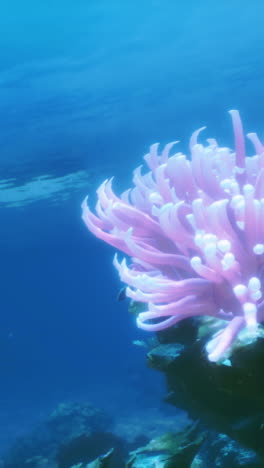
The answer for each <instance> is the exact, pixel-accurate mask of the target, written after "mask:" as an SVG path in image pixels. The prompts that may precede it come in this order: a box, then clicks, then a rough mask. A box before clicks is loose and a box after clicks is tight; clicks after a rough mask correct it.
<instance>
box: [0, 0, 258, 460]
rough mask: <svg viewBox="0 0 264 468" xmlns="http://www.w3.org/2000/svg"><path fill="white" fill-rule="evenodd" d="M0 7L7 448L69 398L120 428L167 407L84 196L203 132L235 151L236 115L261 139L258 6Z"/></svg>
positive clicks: (98, 3) (143, 0) (140, 2)
mask: <svg viewBox="0 0 264 468" xmlns="http://www.w3.org/2000/svg"><path fill="white" fill-rule="evenodd" d="M2 3H3V4H2V6H1V15H0V30H1V36H0V123H1V132H0V154H1V156H0V157H1V159H0V161H1V163H0V177H1V182H0V210H1V218H0V219H1V231H0V277H1V295H0V306H1V314H0V352H1V354H0V357H1V359H0V376H1V389H0V416H1V420H2V422H3V424H4V425H5V428H6V430H5V431H3V433H2V434H1V436H0V451H1V448H2V447H3V446H4V445H5V444H6V443H7V439H8V442H10V441H11V439H12V438H14V437H15V436H16V434H18V433H19V432H21V431H23V430H26V427H27V425H28V426H30V424H31V422H32V424H33V422H34V421H35V420H37V419H38V418H41V417H42V416H43V417H44V416H45V414H46V412H47V411H49V409H51V408H53V407H54V406H55V405H56V404H57V403H58V402H60V401H63V400H71V399H72V400H74V399H76V400H78V399H87V400H89V401H91V402H92V403H94V404H96V405H98V406H101V407H104V408H107V409H108V410H109V411H111V410H112V411H113V413H114V414H116V415H118V413H119V412H120V413H121V412H122V411H124V408H130V410H131V413H133V412H136V411H138V410H139V409H142V408H143V409H144V408H148V407H152V406H153V407H154V406H155V405H156V406H159V405H160V401H161V398H162V395H163V394H165V385H164V383H163V381H162V378H161V376H159V375H158V374H156V373H153V372H151V371H150V370H148V369H147V368H146V366H145V355H144V354H145V353H144V349H141V348H138V347H136V346H134V345H133V344H132V341H133V340H137V339H142V338H144V337H145V334H144V333H142V332H140V331H139V330H137V329H136V326H135V323H134V318H133V317H132V316H130V315H129V314H128V313H127V303H118V302H117V300H116V296H117V294H118V291H119V288H120V283H119V279H118V276H117V274H116V272H115V271H114V269H113V267H112V259H113V253H114V252H113V250H112V249H111V248H110V247H108V246H106V245H103V243H101V242H100V241H98V240H96V239H95V238H93V237H92V235H90V234H89V233H88V231H87V230H86V228H85V226H84V225H83V223H82V221H81V218H80V215H81V210H80V204H81V202H82V200H83V198H84V197H85V196H86V194H90V195H91V200H92V201H94V200H95V197H94V195H93V194H94V192H95V189H96V187H97V186H98V185H99V183H100V182H102V181H103V180H104V179H105V178H106V177H110V176H112V175H115V176H116V184H115V187H116V188H117V190H122V189H123V188H125V187H126V186H128V185H129V183H130V180H131V176H132V170H133V168H134V167H136V166H137V165H139V164H141V158H142V156H143V155H144V153H145V152H146V151H147V149H148V146H149V145H150V144H151V143H153V142H156V141H160V142H161V143H166V142H168V141H171V140H175V139H180V140H182V144H181V149H183V150H187V148H188V138H189V136H190V134H191V132H192V131H193V130H195V129H196V128H198V127H200V126H202V125H207V127H208V130H207V132H206V136H210V137H216V138H217V139H218V140H219V141H220V142H221V143H222V144H223V145H232V133H231V125H230V119H229V116H228V114H227V111H228V110H229V109H231V108H237V109H239V110H240V111H241V115H242V118H243V121H244V126H245V128H246V131H257V132H258V133H259V136H260V137H263V136H264V132H263V129H264V120H263V102H264V88H263V72H264V65H263V63H264V61H263V58H264V57H263V40H264V30H263V20H262V18H263V14H264V6H263V5H262V2H261V0H251V1H250V2H247V1H244V2H243V1H241V0H222V1H221V2H217V1H213V0H203V1H202V0H200V1H199V0H195V1H194V0H185V1H184V2H180V1H175V0H134V1H133V2H128V1H121V0H115V1H114V0H89V1H87V0H86V1H84V0H83V1H81V0H75V1H74V2H73V1H65V0H64V1H63V2H62V1H61V0H49V1H48V0H47V1H45V2H35V1H34V2H33V1H31V0H28V1H27V0H25V1H24V2H21V1H20V0H15V1H12V0H9V1H3V2H2Z"/></svg>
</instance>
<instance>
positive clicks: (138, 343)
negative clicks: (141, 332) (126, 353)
mask: <svg viewBox="0 0 264 468" xmlns="http://www.w3.org/2000/svg"><path fill="white" fill-rule="evenodd" d="M132 343H133V344H134V345H136V346H140V347H142V348H147V347H148V345H147V343H146V342H145V341H142V340H134V341H132Z"/></svg>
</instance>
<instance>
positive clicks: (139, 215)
mask: <svg viewBox="0 0 264 468" xmlns="http://www.w3.org/2000/svg"><path fill="white" fill-rule="evenodd" d="M230 114H231V117H232V122H233V128H234V135H235V151H234V152H233V151H231V150H230V149H228V148H226V147H220V146H218V144H217V142H216V140H214V139H208V140H207V144H206V145H204V144H200V143H198V135H199V133H200V132H201V130H203V128H201V129H199V130H197V131H196V132H194V133H193V135H192V136H191V139H190V153H191V158H190V159H188V158H187V157H186V156H185V155H184V154H182V153H179V152H178V153H176V154H173V155H171V156H170V154H169V153H170V152H171V150H172V147H173V146H174V144H175V143H177V142H172V143H169V144H167V145H166V146H165V148H164V149H163V151H162V152H161V154H159V153H158V144H154V145H152V146H151V148H150V152H149V154H147V155H146V156H145V158H144V159H145V161H146V163H147V165H148V167H149V172H147V173H145V174H142V171H141V167H138V168H137V169H136V170H135V172H134V178H133V182H134V187H133V188H132V189H129V190H127V191H125V192H124V193H123V194H122V195H121V197H120V198H119V197H117V196H116V195H115V193H114V192H113V190H112V180H106V181H105V182H104V183H103V184H102V185H101V186H100V187H99V188H98V191H97V194H98V202H97V205H96V214H94V213H92V212H91V210H90V209H89V207H88V206H87V199H85V200H84V202H83V205H82V208H83V220H84V222H85V224H86V226H87V227H88V229H89V230H90V231H91V232H92V233H93V234H94V235H95V236H97V237H98V238H100V239H102V240H104V241H105V242H107V243H108V244H110V245H112V246H113V247H115V248H116V249H118V250H121V251H122V252H124V253H125V254H126V255H128V256H129V257H131V261H130V264H129V265H128V264H127V261H126V260H125V259H123V260H122V261H121V262H119V261H118V259H117V256H115V258H114V265H115V267H116V268H117V270H118V272H119V275H120V278H121V280H122V281H123V282H124V283H126V284H127V285H128V286H127V288H126V295H127V296H128V297H129V298H131V299H132V300H134V301H138V302H143V303H146V310H145V311H143V312H140V313H139V314H138V316H137V325H138V326H139V327H140V328H142V329H145V330H149V331H154V332H156V331H160V330H163V329H165V328H167V327H170V326H172V325H175V324H177V323H178V322H179V321H181V320H183V319H185V318H188V317H197V316H211V317H213V318H215V319H221V320H218V321H217V323H218V325H219V324H220V325H219V326H218V328H217V330H216V327H212V336H211V339H209V342H208V343H207V345H206V349H207V352H208V357H209V360H210V361H213V362H217V361H221V360H222V361H223V360H225V359H227V357H228V356H229V354H230V352H231V349H232V345H233V343H234V342H235V341H236V339H237V337H238V336H239V340H240V343H242V344H243V345H246V344H248V343H251V342H252V341H254V340H255V339H256V338H257V337H258V336H259V335H261V334H262V333H263V331H262V327H261V322H262V321H263V318H264V301H263V300H262V282H263V271H264V269H263V266H264V146H263V145H262V144H261V142H260V141H259V139H258V137H257V135H256V134H255V133H250V134H248V137H249V139H250V140H251V142H252V143H253V146H254V148H255V152H256V155H255V156H250V157H248V156H246V154H245V141H244V135H243V129H242V123H241V120H240V116H239V113H238V111H236V110H232V111H230Z"/></svg>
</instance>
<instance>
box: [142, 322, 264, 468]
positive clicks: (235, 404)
mask: <svg viewBox="0 0 264 468" xmlns="http://www.w3.org/2000/svg"><path fill="white" fill-rule="evenodd" d="M180 327H181V325H179V326H178V327H177V334H179V333H180ZM184 327H185V328H184V330H186V324H184ZM191 327H193V321H192V322H191ZM161 336H162V332H160V333H159V341H160V342H161V341H162V340H161ZM175 336H176V335H175V334H173V333H171V335H170V337H171V339H172V342H171V343H168V335H167V334H166V337H165V340H164V341H165V343H164V344H162V343H159V345H158V346H156V347H155V348H153V349H152V350H151V351H150V352H149V353H148V364H149V366H150V367H152V368H155V369H157V370H159V371H162V372H164V374H165V375H166V380H167V386H168V394H167V397H166V400H167V401H168V402H169V403H171V404H173V405H174V406H176V407H178V408H182V409H184V410H186V411H187V413H188V415H189V416H190V417H191V418H192V419H193V420H196V419H199V420H201V421H202V422H203V423H204V424H206V425H207V427H208V428H210V429H212V430H215V431H217V432H220V433H224V434H227V435H229V436H230V437H231V438H232V439H234V440H236V441H237V442H239V443H241V444H242V445H244V446H245V447H248V448H249V449H252V450H254V451H256V452H257V453H258V454H259V456H261V457H264V373H263V362H264V340H263V339H261V338H260V339H259V340H258V341H257V342H256V343H254V344H251V345H248V346H246V347H244V348H242V347H241V348H238V349H235V350H234V352H233V355H232V357H231V358H230V360H231V364H232V365H231V367H230V366H226V365H223V364H221V365H219V364H215V363H211V362H209V361H208V359H207V356H206V354H205V352H204V345H205V341H207V339H206V338H204V339H200V340H197V339H195V340H193V342H192V343H189V345H188V346H187V345H184V344H183V343H182V341H183V340H181V342H175V341H174V340H175ZM197 336H198V331H197ZM263 466H264V462H263Z"/></svg>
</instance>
